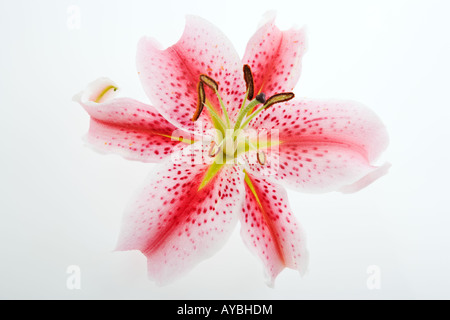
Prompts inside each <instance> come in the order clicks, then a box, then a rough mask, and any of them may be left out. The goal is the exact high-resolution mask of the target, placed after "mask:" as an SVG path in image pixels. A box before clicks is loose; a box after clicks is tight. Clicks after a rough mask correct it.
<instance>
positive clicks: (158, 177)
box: [117, 156, 244, 285]
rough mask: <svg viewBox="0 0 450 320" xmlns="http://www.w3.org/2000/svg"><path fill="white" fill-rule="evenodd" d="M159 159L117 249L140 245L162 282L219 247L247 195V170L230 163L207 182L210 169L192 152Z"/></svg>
mask: <svg viewBox="0 0 450 320" xmlns="http://www.w3.org/2000/svg"><path fill="white" fill-rule="evenodd" d="M181 159H182V161H171V160H169V161H167V162H165V163H163V164H161V165H160V167H159V168H158V170H157V172H156V174H153V175H152V176H151V177H150V178H149V179H148V181H147V182H146V183H145V185H144V187H143V188H142V190H141V191H139V193H138V195H137V197H136V198H135V199H134V200H133V201H132V202H131V203H130V204H129V206H128V208H127V210H126V213H125V218H124V222H123V227H122V231H121V235H120V238H119V243H118V247H117V249H118V250H120V251H123V250H140V251H141V252H142V253H143V254H144V255H145V256H146V257H147V259H148V274H149V277H150V278H151V279H152V280H154V281H156V282H157V283H158V284H160V285H163V284H167V283H169V282H171V281H172V280H174V279H175V278H178V277H179V276H181V275H183V274H185V273H187V272H188V271H189V270H191V269H192V268H193V267H194V266H196V265H197V264H198V263H199V262H201V261H202V260H204V259H206V258H208V257H210V256H212V255H213V254H214V253H215V252H216V251H217V250H218V249H220V248H221V247H222V246H223V245H224V243H225V242H226V240H227V239H228V238H229V236H230V234H231V233H232V231H233V229H234V227H235V225H236V223H237V221H238V216H237V210H239V209H240V208H241V206H242V201H243V199H244V190H243V173H242V171H241V172H239V171H238V170H236V168H235V167H232V166H225V167H223V168H222V170H221V172H220V173H219V174H217V175H216V176H215V177H214V178H213V180H211V181H210V182H209V183H208V184H207V185H206V186H205V187H204V188H202V189H201V190H198V189H199V186H200V183H201V181H202V180H203V177H204V175H205V173H206V170H207V169H208V165H207V164H204V163H200V164H198V163H197V162H196V161H192V159H190V158H189V157H185V156H183V157H181Z"/></svg>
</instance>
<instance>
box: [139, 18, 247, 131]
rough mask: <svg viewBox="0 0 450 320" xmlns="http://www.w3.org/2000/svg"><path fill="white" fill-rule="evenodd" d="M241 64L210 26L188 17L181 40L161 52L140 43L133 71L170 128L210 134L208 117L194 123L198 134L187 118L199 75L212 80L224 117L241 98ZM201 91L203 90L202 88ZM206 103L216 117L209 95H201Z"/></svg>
mask: <svg viewBox="0 0 450 320" xmlns="http://www.w3.org/2000/svg"><path fill="white" fill-rule="evenodd" d="M241 68H242V66H241V62H240V59H239V56H238V54H237V53H236V51H235V49H234V47H233V45H232V44H231V42H230V41H229V40H228V38H227V37H226V36H225V35H224V34H223V33H222V32H221V31H220V30H218V29H217V28H216V27H215V26H214V25H212V24H211V23H209V22H207V21H206V20H203V19H201V18H198V17H192V16H188V17H187V21H186V26H185V30H184V33H183V35H182V37H181V39H180V40H179V41H178V42H177V43H176V44H175V45H173V46H171V47H169V48H167V49H165V50H161V49H160V48H159V45H157V44H156V42H155V41H153V40H151V39H148V38H143V39H141V41H140V42H139V45H138V53H137V69H138V73H139V75H140V79H141V82H142V85H143V87H144V90H145V92H146V93H147V95H148V96H149V98H150V100H151V101H152V102H153V104H154V105H155V106H156V107H157V108H158V110H160V111H161V113H162V114H163V115H164V116H166V117H167V119H170V121H171V122H172V123H174V124H175V125H177V126H181V127H182V128H185V129H187V130H189V131H191V132H197V133H200V132H204V131H206V130H207V129H210V128H212V125H211V119H210V116H209V115H208V112H203V113H202V115H201V116H200V118H199V120H200V121H199V123H202V124H203V127H202V128H198V127H196V124H195V123H192V121H190V120H191V118H192V115H193V114H194V113H195V110H196V109H197V83H198V81H199V77H200V75H202V74H204V75H207V76H209V77H211V78H212V79H214V80H215V81H216V82H217V84H218V86H219V92H220V93H221V97H222V99H223V101H224V103H225V106H226V107H227V109H228V112H229V113H230V114H235V113H237V111H238V110H237V108H238V106H239V103H240V102H241V101H238V99H239V98H241V99H242V97H243V94H244V93H245V84H244V80H243V79H242V75H241ZM205 89H206V88H205ZM205 91H207V92H206V99H207V103H208V101H209V102H210V103H211V105H212V106H213V107H214V108H215V110H216V111H217V113H219V114H221V112H222V111H221V110H222V109H221V107H220V104H219V102H218V99H217V97H216V95H215V93H214V92H213V90H205Z"/></svg>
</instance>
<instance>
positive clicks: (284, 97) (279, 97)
mask: <svg viewBox="0 0 450 320" xmlns="http://www.w3.org/2000/svg"><path fill="white" fill-rule="evenodd" d="M294 97H295V95H294V94H293V93H292V92H284V93H278V94H275V95H273V96H271V97H270V98H269V100H267V102H266V104H265V109H267V108H269V107H270V106H272V105H274V104H276V103H281V102H286V101H289V100H291V99H293V98H294Z"/></svg>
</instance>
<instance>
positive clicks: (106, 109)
mask: <svg viewBox="0 0 450 320" xmlns="http://www.w3.org/2000/svg"><path fill="white" fill-rule="evenodd" d="M116 91H117V85H116V84H114V83H113V82H112V81H111V80H109V79H107V78H100V79H98V80H96V81H94V82H92V83H91V84H90V85H88V87H87V88H86V90H85V91H83V92H81V93H79V94H78V95H76V96H75V97H74V100H75V101H76V102H78V103H80V104H81V105H82V106H83V107H84V109H85V110H86V111H87V113H88V114H89V115H90V117H91V124H90V128H89V133H88V135H87V142H88V143H89V144H90V145H91V146H93V147H94V148H95V149H96V150H99V151H101V152H106V153H116V154H120V155H122V156H124V157H125V158H127V159H131V160H138V161H143V162H159V161H161V160H162V159H164V158H165V157H167V156H168V155H170V154H171V153H172V151H173V149H174V148H175V147H176V146H178V145H180V146H181V145H184V144H186V143H189V142H190V141H191V139H194V138H196V137H194V136H192V135H191V134H189V133H187V132H185V131H183V130H180V129H177V128H176V127H175V126H174V125H172V124H171V123H170V122H168V121H167V120H166V119H165V118H164V117H163V116H162V115H160V114H159V113H158V111H157V110H156V109H155V108H154V107H152V106H149V105H147V104H144V103H141V102H138V101H136V100H133V99H129V98H113V96H114V94H115V93H116ZM180 140H182V141H184V142H180Z"/></svg>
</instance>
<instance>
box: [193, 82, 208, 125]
mask: <svg viewBox="0 0 450 320" xmlns="http://www.w3.org/2000/svg"><path fill="white" fill-rule="evenodd" d="M197 93H198V103H197V110H195V113H194V116H193V117H192V121H197V120H198V118H199V117H200V115H201V114H202V111H203V107H204V105H205V99H206V96H205V88H204V87H203V82H201V81H199V82H198V86H197Z"/></svg>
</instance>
